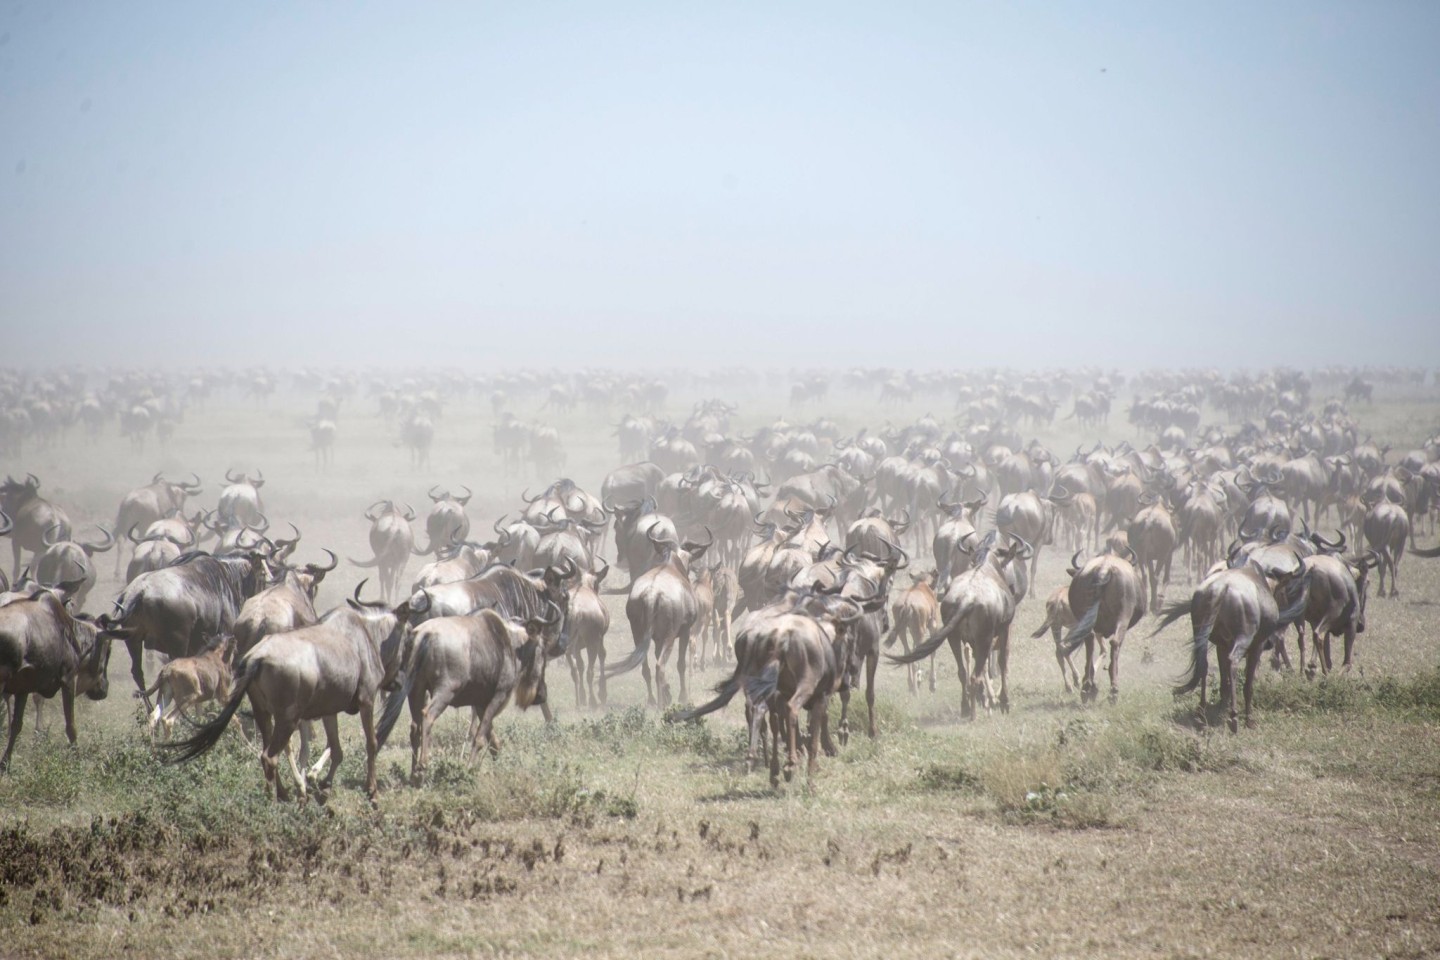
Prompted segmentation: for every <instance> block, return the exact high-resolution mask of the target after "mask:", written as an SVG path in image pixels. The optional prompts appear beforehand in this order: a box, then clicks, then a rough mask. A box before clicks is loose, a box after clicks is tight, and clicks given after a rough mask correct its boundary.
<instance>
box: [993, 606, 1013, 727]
mask: <svg viewBox="0 0 1440 960" xmlns="http://www.w3.org/2000/svg"><path fill="white" fill-rule="evenodd" d="M995 659H996V660H997V661H999V663H1000V712H1001V713H1009V712H1010V628H1009V627H1005V628H1004V629H1003V630H1001V631H1000V634H999V636H997V637H996V638H995Z"/></svg>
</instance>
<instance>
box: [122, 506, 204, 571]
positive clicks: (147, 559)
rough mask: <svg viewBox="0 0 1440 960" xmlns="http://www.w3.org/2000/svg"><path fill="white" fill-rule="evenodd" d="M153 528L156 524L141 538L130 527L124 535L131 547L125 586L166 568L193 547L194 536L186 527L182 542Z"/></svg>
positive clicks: (167, 533)
mask: <svg viewBox="0 0 1440 960" xmlns="http://www.w3.org/2000/svg"><path fill="white" fill-rule="evenodd" d="M158 522H160V521H157V523H158ZM155 526H156V524H151V529H150V530H147V531H146V532H145V536H143V537H137V536H135V528H134V527H131V528H130V530H128V531H127V532H126V534H125V538H126V539H127V540H129V541H130V543H131V544H132V545H133V546H132V548H131V554H130V563H129V564H128V565H127V566H126V567H125V582H126V583H127V584H128V583H131V582H133V581H134V579H135V578H136V577H138V576H140V574H142V573H149V572H150V571H151V570H159V569H161V568H162V567H168V566H169V565H170V564H172V563H174V562H175V559H176V558H177V557H179V556H180V554H182V553H184V552H185V551H186V550H189V549H191V548H192V547H194V546H195V534H194V532H193V531H191V530H190V529H189V527H188V526H187V527H186V536H185V538H184V539H183V540H182V539H179V538H177V537H176V536H175V535H174V534H172V533H169V532H156V531H155V529H154V528H155Z"/></svg>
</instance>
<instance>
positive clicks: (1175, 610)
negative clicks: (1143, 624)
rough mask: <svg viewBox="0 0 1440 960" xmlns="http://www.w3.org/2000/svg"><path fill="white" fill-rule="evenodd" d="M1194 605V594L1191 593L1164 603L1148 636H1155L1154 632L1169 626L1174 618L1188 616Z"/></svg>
mask: <svg viewBox="0 0 1440 960" xmlns="http://www.w3.org/2000/svg"><path fill="white" fill-rule="evenodd" d="M1194 606H1195V595H1194V594H1191V595H1190V596H1189V597H1188V598H1187V599H1184V600H1176V601H1174V602H1172V603H1167V604H1165V606H1164V607H1162V608H1161V610H1160V620H1159V622H1158V623H1156V624H1155V629H1154V630H1151V631H1150V636H1152V637H1153V636H1155V634H1157V633H1159V632H1160V631H1161V630H1164V629H1165V628H1166V627H1168V626H1170V624H1172V623H1174V622H1175V621H1176V620H1179V619H1180V618H1181V617H1188V616H1190V611H1191V609H1193V608H1194Z"/></svg>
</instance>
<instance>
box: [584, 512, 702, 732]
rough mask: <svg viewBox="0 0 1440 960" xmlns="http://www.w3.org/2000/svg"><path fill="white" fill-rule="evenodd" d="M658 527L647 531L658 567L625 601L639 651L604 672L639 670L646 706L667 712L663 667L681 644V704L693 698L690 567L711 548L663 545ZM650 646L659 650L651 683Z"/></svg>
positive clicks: (690, 544)
mask: <svg viewBox="0 0 1440 960" xmlns="http://www.w3.org/2000/svg"><path fill="white" fill-rule="evenodd" d="M658 528H659V524H658V523H657V524H652V525H651V527H650V529H648V530H646V531H645V534H646V536H647V537H649V538H650V540H651V543H653V544H654V546H655V551H656V553H657V554H658V562H657V563H656V564H655V565H654V566H653V567H651V568H650V569H649V570H647V571H645V573H643V574H641V575H640V577H639V578H638V579H636V580H634V581H633V582H632V583H631V585H630V596H629V598H628V599H627V600H626V601H625V616H626V618H627V619H628V620H629V621H630V633H631V636H633V637H634V638H635V650H634V652H633V653H631V654H630V655H629V656H628V657H626V658H625V659H624V660H622V661H620V662H619V663H617V664H616V665H615V666H613V667H610V668H609V669H608V670H606V676H615V675H616V674H619V673H626V672H628V671H630V670H634V669H635V668H636V667H640V668H641V670H642V672H643V674H644V676H645V691H646V701H647V702H648V703H649V704H651V705H652V706H655V705H658V706H660V707H661V708H664V707H667V706H669V705H670V684H669V683H668V682H666V680H665V663H666V661H667V660H669V659H670V651H671V650H672V649H673V648H675V647H676V646H677V645H678V648H679V649H678V650H677V654H678V655H677V657H676V669H677V670H678V671H679V674H680V699H681V701H682V702H683V701H685V700H686V699H687V698H688V696H689V689H688V687H687V686H686V682H685V674H686V667H687V664H686V659H687V657H688V656H689V652H690V637H691V634H692V633H693V632H694V630H695V626H696V618H697V617H698V616H699V612H700V611H699V605H698V604H697V603H696V601H695V587H694V586H693V585H692V584H691V583H690V565H691V564H692V563H694V562H695V561H696V560H699V559H700V557H701V555H702V554H704V553H705V551H706V550H707V549H708V548H709V546H710V544H709V543H695V542H693V541H689V540H687V541H686V542H685V543H683V544H679V543H675V542H674V541H663V540H659V539H657V538H656V537H655V531H656V530H657V529H658ZM652 647H653V648H654V649H655V680H654V682H653V684H652V682H651V679H650V664H649V662H648V661H647V660H646V659H645V656H646V654H647V653H648V652H649V651H650V649H651V648H652Z"/></svg>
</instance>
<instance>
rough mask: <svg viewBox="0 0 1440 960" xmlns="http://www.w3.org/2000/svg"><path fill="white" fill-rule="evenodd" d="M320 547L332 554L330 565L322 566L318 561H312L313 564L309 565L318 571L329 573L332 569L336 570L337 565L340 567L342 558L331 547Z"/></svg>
mask: <svg viewBox="0 0 1440 960" xmlns="http://www.w3.org/2000/svg"><path fill="white" fill-rule="evenodd" d="M320 549H321V550H322V551H324V552H325V553H328V554H330V565H329V566H328V567H322V566H320V564H318V563H312V564H309V567H310V569H312V570H314V571H315V572H316V573H329V572H330V571H331V570H334V569H335V568H336V567H338V566H339V565H340V558H339V557H337V556H335V553H334V551H332V550H330V549H328V548H326V547H321V548H320Z"/></svg>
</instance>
